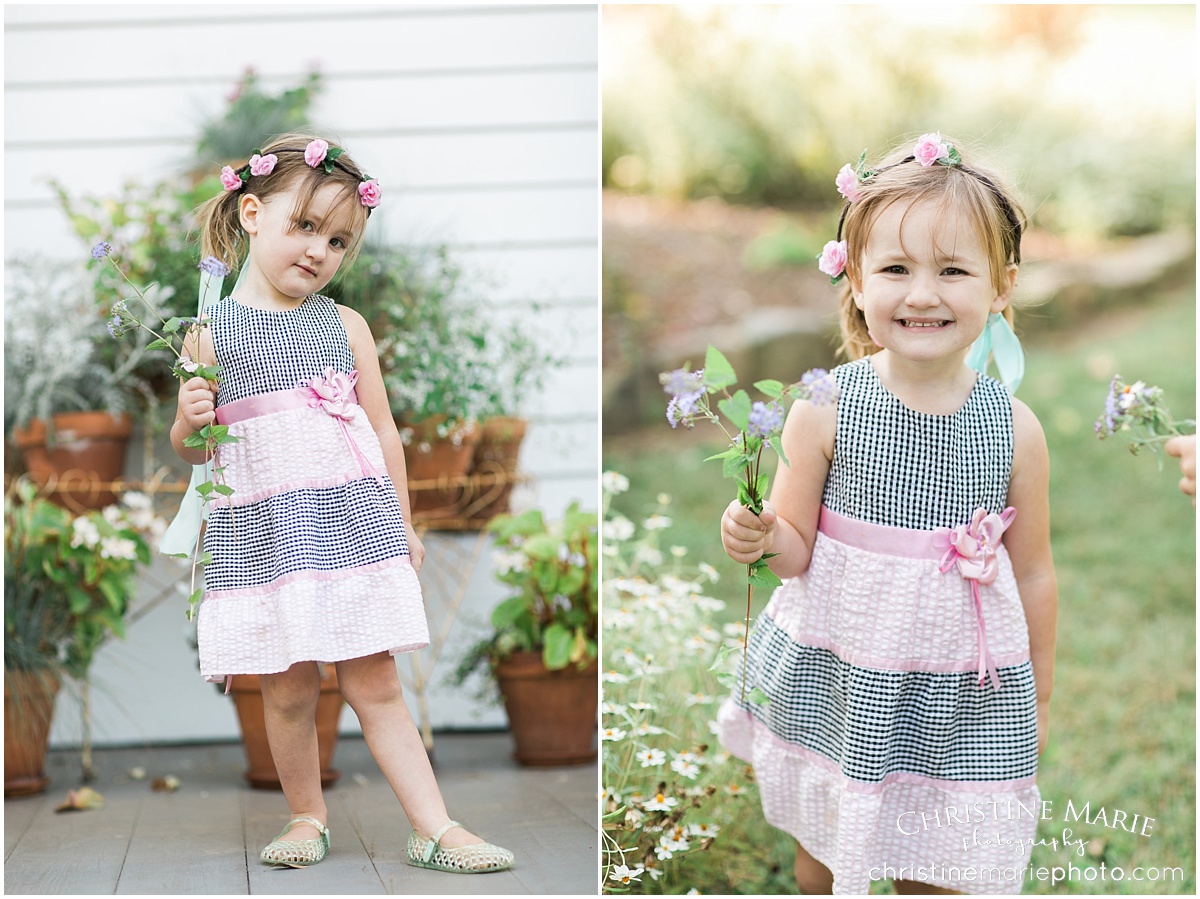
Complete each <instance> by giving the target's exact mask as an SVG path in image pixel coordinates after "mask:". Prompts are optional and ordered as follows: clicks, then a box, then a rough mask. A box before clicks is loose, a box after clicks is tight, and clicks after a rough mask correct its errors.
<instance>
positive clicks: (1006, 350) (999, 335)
mask: <svg viewBox="0 0 1200 899" xmlns="http://www.w3.org/2000/svg"><path fill="white" fill-rule="evenodd" d="M989 356H991V357H992V358H993V359H995V361H996V369H997V371H998V372H999V373H1000V382H1001V383H1002V384H1004V386H1005V387H1006V388H1007V389H1008V392H1009V393H1010V394H1012V393H1016V392H1017V388H1019V387H1020V386H1021V379H1022V378H1023V377H1024V376H1025V353H1024V351H1023V350H1022V349H1021V341H1020V340H1018V339H1017V335H1016V334H1014V333H1013V329H1012V327H1011V326H1010V325H1009V324H1008V319H1006V318H1005V317H1004V316H1003V315H1002V314H1001V313H999V312H993V313H992V314H991V315H989V316H988V321H987V324H986V325H985V326H984V329H983V333H982V334H980V335H979V337H978V338H976V340H975V342H974V343H973V344H971V349H970V350H969V351H968V352H967V365H968V366H969V367H970V368H973V369H975V371H977V372H979V373H980V374H981V375H986V374H987V367H988V357H989Z"/></svg>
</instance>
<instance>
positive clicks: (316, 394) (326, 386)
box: [301, 368, 358, 421]
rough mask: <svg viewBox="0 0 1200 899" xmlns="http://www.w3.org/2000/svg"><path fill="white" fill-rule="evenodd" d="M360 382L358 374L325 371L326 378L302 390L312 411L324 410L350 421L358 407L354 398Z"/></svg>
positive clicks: (353, 372) (331, 370)
mask: <svg viewBox="0 0 1200 899" xmlns="http://www.w3.org/2000/svg"><path fill="white" fill-rule="evenodd" d="M357 382H358V372H357V371H352V372H350V374H348V375H347V374H345V373H344V372H340V371H334V370H333V369H332V368H327V369H325V377H324V378H316V379H314V380H312V381H311V382H309V383H308V384H307V385H306V386H304V387H302V388H301V390H303V391H304V392H305V394H306V395H307V396H308V405H309V408H311V409H323V410H324V411H325V412H327V413H328V414H330V415H332V416H334V417H336V418H340V419H343V420H344V421H349V420H350V419H352V418H353V417H354V411H355V409H356V408H357V406H358V403H357V401H356V400H355V398H354V395H353V394H354V385H355V384H356V383H357Z"/></svg>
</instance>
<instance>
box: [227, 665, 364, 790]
mask: <svg viewBox="0 0 1200 899" xmlns="http://www.w3.org/2000/svg"><path fill="white" fill-rule="evenodd" d="M325 674H326V676H325V677H323V678H321V695H320V697H319V698H318V699H317V755H318V757H319V760H320V765H321V786H323V787H328V786H332V785H333V784H334V783H336V782H337V779H338V778H339V777H340V776H341V775H340V773H339V772H337V771H335V770H333V767H332V766H333V752H334V750H335V749H336V748H337V739H338V719H339V718H340V717H341V714H342V706H343V704H344V703H345V699H344V698H343V697H342V694H341V691H340V690H338V682H337V669H336V668H334V666H333V665H327V666H326V667H325ZM229 692H230V694H231V695H232V696H233V702H234V705H235V706H236V708H237V713H238V723H239V724H240V725H241V728H242V746H243V748H244V749H245V751H246V761H247V763H248V764H249V766H250V767H249V768H247V769H246V772H245V774H244V775H243V776H244V777H245V778H246V780H247V781H249V783H250V786H252V787H256V788H257V789H260V790H279V789H282V787H281V786H280V784H279V772H278V771H277V770H276V769H275V759H274V758H273V757H272V756H271V746H270V744H269V743H268V742H267V721H266V712H265V710H264V708H263V698H262V689H261V687H260V686H259V683H258V675H257V674H235V675H234V676H233V684H232V685H231V686H230V688H229Z"/></svg>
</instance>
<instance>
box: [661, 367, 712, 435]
mask: <svg viewBox="0 0 1200 899" xmlns="http://www.w3.org/2000/svg"><path fill="white" fill-rule="evenodd" d="M658 379H659V381H660V382H661V383H662V385H663V390H664V391H665V392H666V393H669V394H671V402H670V403H668V404H667V421H669V422H670V423H671V427H675V425H676V424H677V423H678V422H680V421H683V419H684V418H686V417H687V416H689V415H691V414H692V413H693V412H695V411H696V404H697V403H699V402H700V397H702V396H704V369H702V368H701V369H698V370H696V371H688V370H687V369H685V368H677V369H675V371H667V372H663V373H662V374H661V375H659V376H658Z"/></svg>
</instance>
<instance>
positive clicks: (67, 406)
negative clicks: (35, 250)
mask: <svg viewBox="0 0 1200 899" xmlns="http://www.w3.org/2000/svg"><path fill="white" fill-rule="evenodd" d="M8 274H9V283H8V294H7V297H6V302H5V304H4V320H5V322H4V323H5V331H4V370H5V378H4V418H5V422H4V424H5V434H6V436H8V437H9V438H11V439H12V441H13V443H14V444H15V446H16V447H17V449H19V450H20V452H21V455H22V457H23V459H24V463H25V467H26V470H27V471H28V472H29V474H30V476H31V477H32V478H34V479H35V480H36V481H37V482H38V483H40V484H43V485H46V484H53V485H54V486H56V487H58V488H63V487H65V485H66V483H67V482H70V483H71V484H75V483H76V482H78V483H79V486H78V487H77V488H76V489H73V490H69V491H68V490H65V489H59V491H58V492H56V493H55V494H54V496H55V497H56V498H57V499H58V500H59V501H61V502H64V503H66V504H68V505H70V506H71V507H72V508H75V509H82V508H89V509H98V508H102V507H104V506H106V505H109V504H111V503H112V502H113V501H114V499H115V497H114V495H113V494H112V492H111V491H108V490H98V489H96V488H95V486H94V485H95V484H97V483H106V482H111V481H113V480H115V479H117V478H119V477H120V476H121V474H122V473H123V471H124V469H125V452H126V447H127V444H128V440H129V436H130V434H131V432H132V427H133V417H132V415H131V413H133V412H139V413H140V412H142V411H144V410H146V409H154V408H156V405H157V397H156V395H155V392H154V390H153V389H152V387H151V385H150V383H149V381H148V380H147V378H146V377H145V376H144V375H143V374H142V372H141V369H142V366H143V363H144V361H145V358H146V355H147V352H146V346H147V343H148V340H146V339H145V338H144V337H141V338H138V339H135V340H131V341H127V342H124V343H121V344H118V343H117V342H116V341H112V340H110V339H109V337H108V334H107V332H106V331H105V327H104V316H103V315H102V314H101V312H100V310H99V308H98V307H97V306H96V304H95V302H94V295H95V294H94V290H93V286H94V285H93V283H92V281H91V279H90V278H89V276H88V275H87V272H86V270H85V269H84V268H83V267H82V265H71V264H66V263H61V262H51V261H49V260H41V259H20V260H10V261H9V263H8ZM102 341H103V344H102V343H101V342H102ZM106 344H112V346H111V347H109V346H106ZM139 401H140V402H139Z"/></svg>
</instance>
